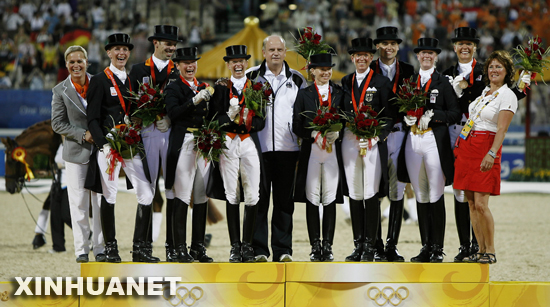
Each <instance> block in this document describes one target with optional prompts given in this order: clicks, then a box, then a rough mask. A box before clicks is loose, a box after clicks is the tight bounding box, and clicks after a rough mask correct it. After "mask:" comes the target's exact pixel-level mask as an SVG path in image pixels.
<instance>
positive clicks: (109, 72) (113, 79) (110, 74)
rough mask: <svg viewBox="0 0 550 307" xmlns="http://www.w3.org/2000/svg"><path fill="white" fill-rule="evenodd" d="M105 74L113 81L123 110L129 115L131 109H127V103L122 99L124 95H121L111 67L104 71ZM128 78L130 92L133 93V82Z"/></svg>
mask: <svg viewBox="0 0 550 307" xmlns="http://www.w3.org/2000/svg"><path fill="white" fill-rule="evenodd" d="M104 72H105V74H106V75H107V77H109V79H111V82H112V83H113V86H114V87H115V90H116V95H117V96H118V100H119V101H120V105H121V106H122V109H123V110H124V113H126V115H129V113H130V108H126V103H125V102H124V97H122V94H121V93H120V89H119V88H118V84H116V81H115V78H114V77H113V73H112V72H111V69H110V68H109V67H107V68H105V70H104ZM126 78H128V84H129V85H130V92H131V91H132V82H131V81H130V76H127V77H126Z"/></svg>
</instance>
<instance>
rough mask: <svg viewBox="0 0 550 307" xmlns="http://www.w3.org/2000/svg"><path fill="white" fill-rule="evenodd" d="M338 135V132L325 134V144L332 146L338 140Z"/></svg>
mask: <svg viewBox="0 0 550 307" xmlns="http://www.w3.org/2000/svg"><path fill="white" fill-rule="evenodd" d="M339 135H340V132H339V131H329V132H327V135H326V138H327V144H333V143H334V142H336V140H337V139H338V136H339Z"/></svg>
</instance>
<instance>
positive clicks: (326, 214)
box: [322, 202, 336, 261]
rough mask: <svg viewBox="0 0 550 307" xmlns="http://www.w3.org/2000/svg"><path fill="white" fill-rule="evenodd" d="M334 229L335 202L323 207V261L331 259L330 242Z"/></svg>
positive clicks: (332, 256)
mask: <svg viewBox="0 0 550 307" xmlns="http://www.w3.org/2000/svg"><path fill="white" fill-rule="evenodd" d="M335 229H336V202H332V203H331V204H329V205H326V206H325V207H323V252H322V254H323V261H333V260H334V255H333V253H332V243H333V241H334V231H335Z"/></svg>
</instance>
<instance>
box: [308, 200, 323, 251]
mask: <svg viewBox="0 0 550 307" xmlns="http://www.w3.org/2000/svg"><path fill="white" fill-rule="evenodd" d="M306 223H307V234H308V236H309V244H311V253H310V254H309V259H310V260H311V261H313V262H318V261H323V254H322V247H321V221H320V220H319V207H318V206H315V205H314V204H312V203H311V202H310V201H308V200H306Z"/></svg>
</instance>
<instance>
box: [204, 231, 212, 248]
mask: <svg viewBox="0 0 550 307" xmlns="http://www.w3.org/2000/svg"><path fill="white" fill-rule="evenodd" d="M210 242H212V234H211V233H207V234H205V235H204V247H206V248H208V247H209V246H210Z"/></svg>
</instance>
